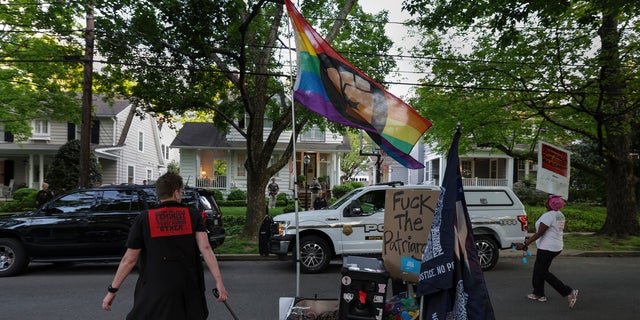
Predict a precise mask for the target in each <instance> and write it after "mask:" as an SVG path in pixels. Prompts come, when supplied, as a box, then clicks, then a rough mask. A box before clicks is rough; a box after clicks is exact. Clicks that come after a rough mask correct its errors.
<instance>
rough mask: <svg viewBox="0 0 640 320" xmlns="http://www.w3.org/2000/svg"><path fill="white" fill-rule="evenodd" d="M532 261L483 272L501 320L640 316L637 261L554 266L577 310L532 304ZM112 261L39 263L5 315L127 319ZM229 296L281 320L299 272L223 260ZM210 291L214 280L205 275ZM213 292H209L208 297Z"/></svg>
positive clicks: (568, 260) (318, 291)
mask: <svg viewBox="0 0 640 320" xmlns="http://www.w3.org/2000/svg"><path fill="white" fill-rule="evenodd" d="M532 260H533V258H531V259H530V261H529V262H528V263H527V264H523V263H522V262H521V260H520V259H517V258H503V259H501V260H500V262H499V263H498V265H497V266H496V268H495V270H493V271H491V272H487V273H485V278H486V280H487V286H488V288H489V293H490V296H491V300H492V304H493V307H494V309H495V313H496V318H497V319H580V320H589V319H637V318H638V314H640V294H638V288H640V276H639V275H638V273H639V272H640V258H638V257H612V258H606V257H588V258H585V257H566V256H562V257H559V258H557V259H556V261H554V265H553V268H552V269H553V271H555V273H556V275H558V276H559V277H560V278H561V279H562V280H564V281H565V282H566V283H567V284H570V285H572V286H575V287H576V288H578V289H580V292H581V293H580V299H579V300H578V303H577V305H576V308H575V309H574V310H569V309H568V308H567V303H566V299H565V298H562V297H560V296H558V295H557V294H555V293H554V292H551V290H549V291H548V293H547V295H548V297H549V301H548V302H545V303H541V302H533V301H528V300H527V299H526V298H525V295H526V294H527V293H529V292H530V279H531V270H532V267H533V261H532ZM340 268H341V265H340V264H334V265H332V266H331V267H330V269H329V271H328V272H326V273H322V274H318V275H301V296H302V297H314V296H316V295H317V297H319V298H331V299H335V298H337V297H338V295H339V291H340V277H341V274H340ZM115 269H116V265H115V264H94V265H75V266H52V265H36V266H33V267H31V268H30V269H29V273H27V274H25V275H23V276H20V277H12V278H0V283H1V284H2V289H1V290H0V302H1V306H2V307H1V308H0V309H1V311H0V318H1V319H5V320H14V319H64V320H71V319H79V320H87V319H90V320H100V319H124V317H125V315H126V313H127V311H128V310H129V309H130V307H131V304H132V296H133V286H134V283H135V274H132V276H130V278H129V279H127V281H126V282H125V284H124V285H123V287H122V289H121V290H120V292H118V297H117V298H116V301H115V304H114V306H113V309H114V310H113V311H112V312H110V313H109V312H105V311H102V310H101V309H100V304H101V301H102V298H103V296H104V293H105V290H106V287H107V285H108V284H109V281H111V278H112V276H113V273H114V272H115ZM221 269H222V274H223V276H224V279H225V284H226V285H227V288H228V289H229V291H230V299H229V304H230V305H231V306H232V308H233V309H234V311H235V312H236V314H237V315H238V317H239V318H240V319H241V320H250V319H256V320H262V319H277V315H278V299H279V297H285V296H294V295H295V291H296V288H295V284H296V276H295V267H294V265H293V264H292V263H291V262H287V261H222V262H221ZM207 283H208V285H209V286H210V287H211V286H212V284H213V279H212V278H211V276H207ZM209 295H210V294H209ZM209 309H210V311H211V316H210V317H209V318H210V319H217V320H221V319H231V316H230V315H229V313H228V312H227V310H226V309H225V308H224V305H223V304H222V303H218V302H215V301H213V298H211V299H210V302H209Z"/></svg>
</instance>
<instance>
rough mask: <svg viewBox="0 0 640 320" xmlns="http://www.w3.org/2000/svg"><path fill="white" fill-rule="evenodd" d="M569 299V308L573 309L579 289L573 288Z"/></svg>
mask: <svg viewBox="0 0 640 320" xmlns="http://www.w3.org/2000/svg"><path fill="white" fill-rule="evenodd" d="M567 299H568V300H569V309H573V307H574V306H575V305H576V301H578V289H573V290H572V291H571V294H569V295H568V296H567Z"/></svg>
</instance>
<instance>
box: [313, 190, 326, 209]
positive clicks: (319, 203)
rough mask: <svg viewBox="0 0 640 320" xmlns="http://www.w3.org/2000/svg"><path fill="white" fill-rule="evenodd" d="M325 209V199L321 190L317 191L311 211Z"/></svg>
mask: <svg viewBox="0 0 640 320" xmlns="http://www.w3.org/2000/svg"><path fill="white" fill-rule="evenodd" d="M326 207H327V199H325V198H324V193H323V192H322V190H320V191H318V196H317V197H316V199H315V200H313V209H314V210H320V209H324V208H326Z"/></svg>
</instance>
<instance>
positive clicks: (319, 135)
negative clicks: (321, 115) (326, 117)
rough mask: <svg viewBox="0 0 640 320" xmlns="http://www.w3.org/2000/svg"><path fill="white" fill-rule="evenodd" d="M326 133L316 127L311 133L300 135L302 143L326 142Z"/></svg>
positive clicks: (306, 132)
mask: <svg viewBox="0 0 640 320" xmlns="http://www.w3.org/2000/svg"><path fill="white" fill-rule="evenodd" d="M324 140H325V139H324V131H322V130H320V128H318V126H316V125H314V126H313V128H311V129H309V131H305V132H303V133H302V134H301V135H300V141H316V142H324Z"/></svg>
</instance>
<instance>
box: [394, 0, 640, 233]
mask: <svg viewBox="0 0 640 320" xmlns="http://www.w3.org/2000/svg"><path fill="white" fill-rule="evenodd" d="M403 7H404V8H405V9H407V10H408V11H409V12H410V13H411V14H412V15H414V17H416V25H418V26H419V28H420V31H421V32H422V34H424V40H423V42H422V43H421V44H420V54H421V55H423V56H425V57H427V58H429V60H425V63H424V64H423V65H424V66H425V67H426V68H428V70H429V71H430V72H431V76H428V77H427V78H425V79H424V86H423V87H422V88H421V89H420V90H419V92H418V94H419V98H418V100H417V101H416V103H414V106H416V107H418V108H419V109H421V110H422V111H423V114H425V115H427V116H428V117H429V118H430V119H432V120H433V122H434V123H435V125H434V127H433V128H432V129H431V130H432V131H431V134H430V135H429V136H428V138H427V140H428V142H432V143H435V142H438V143H440V145H441V146H446V145H448V142H450V138H449V137H452V136H453V134H452V133H453V131H454V127H455V126H456V124H457V123H461V124H462V127H463V132H464V133H465V134H466V136H467V137H468V139H466V140H465V141H463V143H461V147H462V148H463V149H467V148H469V147H470V146H472V145H475V146H480V147H488V148H494V149H498V150H501V151H504V152H505V153H507V154H509V155H512V156H514V157H516V158H521V159H526V158H529V159H535V158H534V157H533V155H534V148H535V146H536V142H537V141H538V140H539V139H544V140H545V141H547V142H550V143H554V144H556V145H559V146H564V147H569V146H571V145H572V144H576V143H588V144H591V145H593V146H596V148H595V150H596V152H597V153H598V155H599V156H600V157H601V158H602V159H603V160H604V165H603V166H602V167H597V166H595V167H594V166H590V164H589V163H588V162H581V161H580V160H582V159H587V158H588V157H576V158H575V160H576V161H575V162H573V163H572V165H573V166H576V167H580V168H582V169H584V170H583V172H591V173H593V174H596V175H597V176H599V177H600V178H601V179H603V180H604V181H605V184H606V190H607V197H606V199H607V218H606V221H605V223H604V225H603V227H602V230H601V233H603V234H608V235H619V236H624V235H629V234H632V235H638V234H640V225H639V224H638V219H637V209H638V207H637V199H636V187H637V183H638V173H637V172H636V171H634V163H633V161H634V160H633V158H632V157H630V154H632V153H633V152H632V151H633V150H632V148H631V146H632V141H633V140H637V136H635V137H634V135H633V132H634V131H633V128H636V129H637V127H638V125H639V123H638V119H640V118H639V117H638V108H639V107H640V103H639V102H640V99H639V98H640V96H639V95H640V91H639V90H638V86H639V85H640V82H638V76H639V75H640V74H639V72H640V68H638V61H639V58H640V56H639V55H640V50H638V48H639V45H640V42H639V41H638V40H637V39H638V36H639V35H640V33H639V30H640V20H639V19H638V12H639V9H640V2H639V1H637V0H634V1H615V0H611V1H609V0H603V1H579V0H575V1H574V0H567V1H555V2H545V1H534V2H532V1H489V2H478V1H469V0H462V1H453V2H452V1H436V2H434V1H426V0H407V1H404V2H403ZM636 132H637V131H636ZM522 146H525V148H524V149H522V148H521V147H522ZM467 150H468V149H467ZM463 151H465V150H463ZM572 160H574V158H572Z"/></svg>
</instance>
